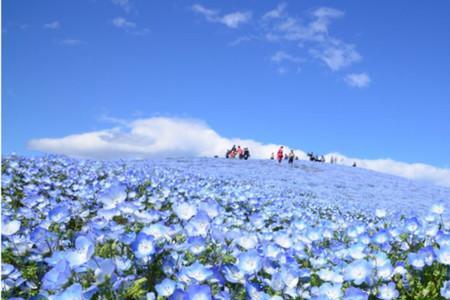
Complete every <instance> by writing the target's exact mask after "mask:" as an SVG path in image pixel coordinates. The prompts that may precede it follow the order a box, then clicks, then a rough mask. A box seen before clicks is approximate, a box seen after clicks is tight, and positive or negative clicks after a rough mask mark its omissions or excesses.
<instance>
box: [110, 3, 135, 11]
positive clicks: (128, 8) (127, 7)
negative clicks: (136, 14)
mask: <svg viewBox="0 0 450 300" xmlns="http://www.w3.org/2000/svg"><path fill="white" fill-rule="evenodd" d="M112 3H114V4H116V5H118V6H120V7H121V8H122V9H123V10H124V11H125V12H127V13H128V12H130V11H131V9H132V5H131V1H130V0H112Z"/></svg>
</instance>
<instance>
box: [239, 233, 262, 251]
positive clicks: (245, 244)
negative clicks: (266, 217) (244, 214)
mask: <svg viewBox="0 0 450 300" xmlns="http://www.w3.org/2000/svg"><path fill="white" fill-rule="evenodd" d="M237 243H238V245H239V246H241V247H242V248H244V249H246V250H249V249H252V248H255V247H256V246H257V245H258V237H257V236H256V234H246V235H243V236H241V237H240V238H238V239H237Z"/></svg>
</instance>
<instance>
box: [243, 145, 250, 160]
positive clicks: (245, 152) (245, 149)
mask: <svg viewBox="0 0 450 300" xmlns="http://www.w3.org/2000/svg"><path fill="white" fill-rule="evenodd" d="M249 157H250V150H248V148H247V147H245V148H244V159H245V160H247V159H248V158H249Z"/></svg>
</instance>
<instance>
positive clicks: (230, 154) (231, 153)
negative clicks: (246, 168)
mask: <svg viewBox="0 0 450 300" xmlns="http://www.w3.org/2000/svg"><path fill="white" fill-rule="evenodd" d="M249 157H250V150H248V148H247V147H245V148H243V149H242V148H241V146H237V148H236V145H233V147H232V148H231V149H229V150H227V152H226V154H225V158H239V159H245V160H247V159H248V158H249Z"/></svg>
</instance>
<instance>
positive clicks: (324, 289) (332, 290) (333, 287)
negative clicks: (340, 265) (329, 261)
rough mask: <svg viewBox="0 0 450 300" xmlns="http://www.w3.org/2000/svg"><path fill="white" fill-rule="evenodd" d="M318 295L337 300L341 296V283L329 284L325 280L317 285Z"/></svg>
mask: <svg viewBox="0 0 450 300" xmlns="http://www.w3.org/2000/svg"><path fill="white" fill-rule="evenodd" d="M318 296H325V297H327V299H330V300H338V299H341V298H342V285H341V284H331V283H329V282H326V283H324V284H322V285H321V286H320V287H319V293H318Z"/></svg>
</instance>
